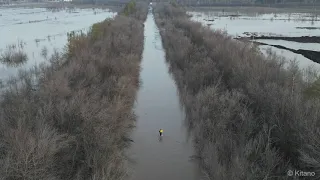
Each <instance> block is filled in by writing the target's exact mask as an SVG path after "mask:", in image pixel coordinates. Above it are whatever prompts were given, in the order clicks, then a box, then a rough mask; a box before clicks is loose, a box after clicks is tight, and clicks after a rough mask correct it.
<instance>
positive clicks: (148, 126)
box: [129, 13, 203, 180]
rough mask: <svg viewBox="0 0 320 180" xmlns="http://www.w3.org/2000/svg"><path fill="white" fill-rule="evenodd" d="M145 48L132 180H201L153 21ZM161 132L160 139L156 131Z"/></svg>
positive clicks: (132, 150)
mask: <svg viewBox="0 0 320 180" xmlns="http://www.w3.org/2000/svg"><path fill="white" fill-rule="evenodd" d="M144 31H145V32H144V35H145V42H144V43H145V44H144V51H143V59H142V62H141V68H142V70H141V73H140V78H141V81H142V86H141V87H140V89H139V92H138V97H137V102H136V106H135V113H136V114H137V116H138V118H137V124H136V128H135V129H134V132H133V135H132V139H133V141H134V142H133V143H132V147H131V148H130V150H129V157H130V159H131V160H132V161H133V162H134V163H133V164H132V170H133V171H132V173H133V174H132V175H131V178H130V179H131V180H201V179H203V176H202V174H201V172H200V170H199V167H198V163H197V162H195V161H193V160H192V158H191V156H192V155H194V150H193V145H192V139H190V138H188V131H187V128H186V127H185V125H184V113H183V110H182V109H181V108H180V104H179V96H178V94H177V88H176V85H175V82H174V80H173V79H172V78H171V76H170V74H169V72H168V66H167V65H166V62H165V52H164V50H163V48H162V42H161V37H160V34H159V30H158V28H157V26H156V24H155V21H154V17H153V15H152V14H151V13H149V14H148V17H147V20H146V22H145V30H144ZM160 128H162V129H163V130H164V134H163V137H161V138H160V137H159V132H158V131H159V129H160Z"/></svg>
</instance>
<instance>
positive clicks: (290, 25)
mask: <svg viewBox="0 0 320 180" xmlns="http://www.w3.org/2000/svg"><path fill="white" fill-rule="evenodd" d="M188 14H190V15H192V18H191V19H192V20H195V21H198V22H201V23H203V24H212V25H211V26H210V27H211V28H213V29H222V30H226V31H227V32H228V34H230V35H232V36H245V35H244V34H243V33H244V32H249V33H257V34H259V35H283V36H312V35H313V36H320V31H319V30H317V29H315V30H309V29H300V28H298V27H316V28H317V27H320V21H319V20H320V19H319V18H317V21H312V20H310V19H308V17H305V16H307V14H304V16H303V17H305V18H306V19H304V20H301V19H300V17H301V16H302V15H300V16H299V15H298V14H290V16H289V14H256V15H255V16H252V15H245V14H238V15H241V16H239V17H229V16H228V15H230V14H224V15H222V14H223V13H221V12H216V13H215V12H212V13H208V12H206V13H205V12H188ZM221 16H227V17H221ZM208 19H209V20H214V21H207V20H208Z"/></svg>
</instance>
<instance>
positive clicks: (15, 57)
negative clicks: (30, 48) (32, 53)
mask: <svg viewBox="0 0 320 180" xmlns="http://www.w3.org/2000/svg"><path fill="white" fill-rule="evenodd" d="M27 61H28V56H27V54H26V53H25V52H24V51H23V46H22V44H19V45H18V46H17V45H15V44H11V45H8V46H7V47H6V49H5V50H4V52H3V53H2V54H1V56H0V62H1V63H3V64H6V65H8V66H14V67H17V66H19V65H22V64H24V63H25V62H27Z"/></svg>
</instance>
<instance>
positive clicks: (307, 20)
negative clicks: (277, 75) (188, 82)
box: [188, 10, 320, 70]
mask: <svg viewBox="0 0 320 180" xmlns="http://www.w3.org/2000/svg"><path fill="white" fill-rule="evenodd" d="M188 14H190V15H192V18H191V19H192V20H194V21H198V22H201V23H202V24H203V25H209V26H210V28H211V29H213V30H222V31H225V32H227V33H228V34H229V35H230V36H232V37H247V36H250V35H267V36H289V37H300V36H320V30H319V29H317V28H319V27H320V18H319V16H316V15H313V14H310V13H262V14H261V13H252V12H250V13H242V12H241V13H239V12H222V10H220V11H210V12H188ZM230 15H233V16H236V17H230ZM208 20H211V21H208ZM299 27H311V28H315V29H303V28H299ZM255 41H258V42H263V43H267V44H270V45H281V46H284V47H287V48H291V49H296V50H297V49H305V50H313V51H320V44H319V43H299V42H292V41H285V40H262V39H259V40H255ZM267 48H271V50H272V51H273V52H275V53H276V54H278V55H280V56H283V57H285V58H286V59H287V60H288V61H291V60H297V62H298V63H299V67H300V68H301V69H305V68H307V67H309V66H312V67H314V68H316V69H317V70H320V65H319V64H318V63H315V62H313V61H311V60H310V59H308V58H305V57H304V56H302V55H300V54H296V53H293V52H290V51H288V50H283V49H279V48H276V47H270V46H260V50H261V51H262V53H263V54H266V49H267Z"/></svg>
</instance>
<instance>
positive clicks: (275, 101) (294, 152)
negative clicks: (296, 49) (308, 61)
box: [154, 4, 320, 180]
mask: <svg viewBox="0 0 320 180" xmlns="http://www.w3.org/2000/svg"><path fill="white" fill-rule="evenodd" d="M154 14H155V19H156V22H157V25H158V27H159V29H160V33H161V36H162V41H163V44H164V47H165V49H166V56H167V61H168V63H169V64H170V70H171V72H172V73H173V74H174V78H175V80H176V82H177V84H178V88H179V91H180V96H181V101H182V103H183V104H184V106H185V110H186V114H187V120H188V122H189V124H190V127H191V129H192V130H193V131H194V134H195V143H196V149H197V152H198V153H199V156H200V160H201V162H202V165H203V167H204V169H205V170H206V172H207V174H209V176H210V178H211V179H228V180H229V179H288V178H289V177H288V176H287V171H288V170H290V169H291V170H294V169H296V170H302V171H306V172H316V175H315V176H314V177H311V178H314V179H317V178H319V174H317V172H319V171H320V168H319V166H318V162H319V160H320V159H319V155H320V150H319V146H318V139H319V138H320V137H319V133H318V128H319V122H318V120H319V118H320V117H319V116H320V115H319V113H318V112H319V109H320V101H319V99H314V98H307V97H306V96H305V91H306V89H307V88H308V87H310V86H311V85H312V81H314V79H315V77H316V76H315V74H314V72H313V71H309V72H306V73H304V72H303V71H301V70H300V69H299V68H298V66H297V64H296V62H295V61H292V62H291V63H290V64H289V66H288V67H287V69H285V68H284V67H283V65H284V63H283V59H282V58H280V57H278V56H276V55H273V54H272V53H269V56H268V57H264V56H262V55H261V53H260V52H259V51H258V49H257V48H256V47H254V46H251V45H250V44H247V43H242V42H238V41H235V40H233V39H232V38H231V37H229V36H228V35H226V34H225V33H223V32H220V31H212V30H210V29H209V28H208V27H202V26H201V24H200V23H196V22H192V21H191V20H189V19H188V16H187V15H186V13H185V12H184V10H183V9H181V8H177V7H174V6H172V5H169V4H166V5H164V4H162V5H161V4H159V5H157V6H156V8H155V9H154ZM305 74H308V77H307V81H306V80H305V78H304V75H305ZM314 86H318V85H317V84H315V85H314ZM311 87H312V86H311ZM313 92H314V91H312V93H313ZM308 178H310V177H308Z"/></svg>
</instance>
